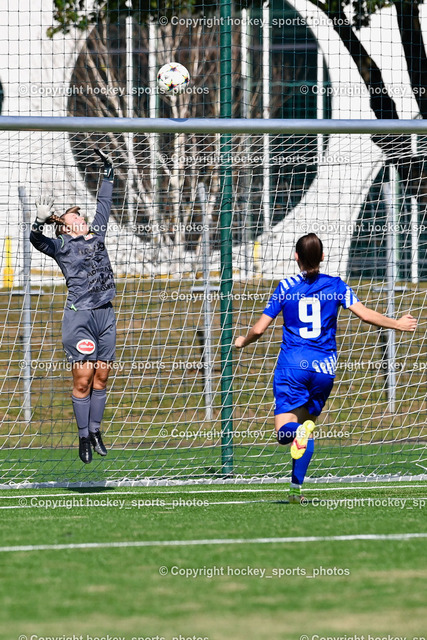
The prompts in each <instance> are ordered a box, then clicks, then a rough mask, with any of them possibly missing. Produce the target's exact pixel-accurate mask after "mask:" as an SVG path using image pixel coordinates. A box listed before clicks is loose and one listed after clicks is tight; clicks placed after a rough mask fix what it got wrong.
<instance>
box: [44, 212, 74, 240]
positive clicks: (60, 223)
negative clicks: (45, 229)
mask: <svg viewBox="0 0 427 640" xmlns="http://www.w3.org/2000/svg"><path fill="white" fill-rule="evenodd" d="M46 224H54V225H55V235H56V237H57V238H58V237H59V236H61V235H62V234H63V233H68V232H69V230H70V228H69V226H68V225H67V224H65V220H63V218H62V216H57V215H56V214H54V213H53V214H52V215H51V216H50V217H49V218H48V219H47V220H46Z"/></svg>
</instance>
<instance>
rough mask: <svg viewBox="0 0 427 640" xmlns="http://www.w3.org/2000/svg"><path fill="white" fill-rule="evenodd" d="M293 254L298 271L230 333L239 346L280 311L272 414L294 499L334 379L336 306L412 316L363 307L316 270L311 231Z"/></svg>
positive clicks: (372, 320)
mask: <svg viewBox="0 0 427 640" xmlns="http://www.w3.org/2000/svg"><path fill="white" fill-rule="evenodd" d="M295 259H296V261H297V263H298V266H299V268H300V270H301V273H300V274H299V275H297V276H294V277H291V278H287V279H286V280H282V282H280V284H279V285H278V286H277V288H276V290H275V291H274V293H273V294H272V296H271V298H270V300H269V302H268V304H267V306H266V308H265V309H264V313H263V314H262V316H261V318H260V319H259V320H258V322H256V323H255V325H254V326H253V327H252V329H250V331H249V333H248V334H247V335H246V336H239V337H238V338H237V339H236V341H235V347H236V348H238V349H242V348H243V347H246V346H247V345H248V344H250V343H251V342H255V341H256V340H258V339H259V338H260V337H261V336H262V334H263V333H264V332H265V330H266V329H267V327H268V326H269V325H270V324H271V322H272V321H273V320H274V318H276V316H278V315H279V313H280V312H282V313H283V342H282V345H281V350H280V355H279V359H278V362H277V366H276V370H275V372H274V381H273V392H274V398H275V410H274V414H275V415H274V418H275V427H276V434H277V440H278V442H279V444H284V445H286V444H291V456H292V458H293V460H292V481H291V487H290V494H289V502H291V503H300V502H301V499H302V496H301V485H302V484H303V482H304V479H305V475H306V473H307V469H308V465H309V464H310V460H311V458H312V455H313V452H314V440H313V435H312V434H313V430H314V429H315V424H314V422H315V420H316V418H317V417H318V416H319V415H320V413H321V411H322V409H323V407H324V405H325V403H326V400H327V399H328V397H329V394H330V393H331V390H332V386H333V383H334V377H335V367H336V362H337V352H336V342H335V334H336V330H337V317H338V312H339V309H340V306H342V307H344V309H350V311H352V312H353V313H354V314H355V315H356V316H358V317H359V318H360V319H361V320H363V321H364V322H367V323H368V324H372V325H375V326H377V327H384V328H385V329H395V330H397V331H415V328H416V326H417V321H416V319H415V318H413V317H412V316H411V315H409V314H407V315H404V316H402V317H401V318H399V319H398V320H394V319H392V318H388V317H387V316H384V315H382V314H381V313H378V312H377V311H374V310H372V309H368V308H367V307H365V305H363V304H362V303H361V302H360V301H359V299H358V298H357V297H356V295H355V294H354V292H353V291H352V289H351V288H350V287H349V286H348V285H347V284H345V282H343V281H342V280H341V278H333V277H331V276H328V275H326V274H323V273H319V266H320V262H321V261H322V260H323V259H324V255H323V245H322V241H321V240H320V238H318V237H317V235H316V234H314V233H309V234H307V235H305V236H303V237H302V238H300V239H299V240H298V242H297V245H296V252H295Z"/></svg>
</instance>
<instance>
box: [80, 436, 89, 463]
mask: <svg viewBox="0 0 427 640" xmlns="http://www.w3.org/2000/svg"><path fill="white" fill-rule="evenodd" d="M79 456H80V460H81V461H82V462H84V463H85V464H89V462H92V448H91V446H90V440H89V438H79Z"/></svg>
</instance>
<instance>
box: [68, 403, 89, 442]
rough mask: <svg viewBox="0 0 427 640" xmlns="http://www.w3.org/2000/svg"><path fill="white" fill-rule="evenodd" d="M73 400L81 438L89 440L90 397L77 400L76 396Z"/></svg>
mask: <svg viewBox="0 0 427 640" xmlns="http://www.w3.org/2000/svg"><path fill="white" fill-rule="evenodd" d="M71 400H72V402H73V409H74V415H75V416H76V422H77V426H78V428H79V438H88V437H89V411H90V395H88V396H86V397H85V398H76V396H73V395H72V396H71Z"/></svg>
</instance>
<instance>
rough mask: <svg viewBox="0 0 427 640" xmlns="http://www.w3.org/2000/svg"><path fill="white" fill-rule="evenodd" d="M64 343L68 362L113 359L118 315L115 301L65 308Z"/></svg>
mask: <svg viewBox="0 0 427 640" xmlns="http://www.w3.org/2000/svg"><path fill="white" fill-rule="evenodd" d="M62 345H63V347H64V351H65V353H66V354H67V360H68V362H82V361H83V360H90V361H92V362H96V361H97V360H101V361H103V362H111V361H113V360H114V358H115V355H116V317H115V314H114V309H113V305H112V304H111V302H107V303H106V304H104V305H102V307H98V308H97V309H88V310H85V309H82V310H81V311H73V310H72V309H68V308H67V309H65V310H64V317H63V320H62Z"/></svg>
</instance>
